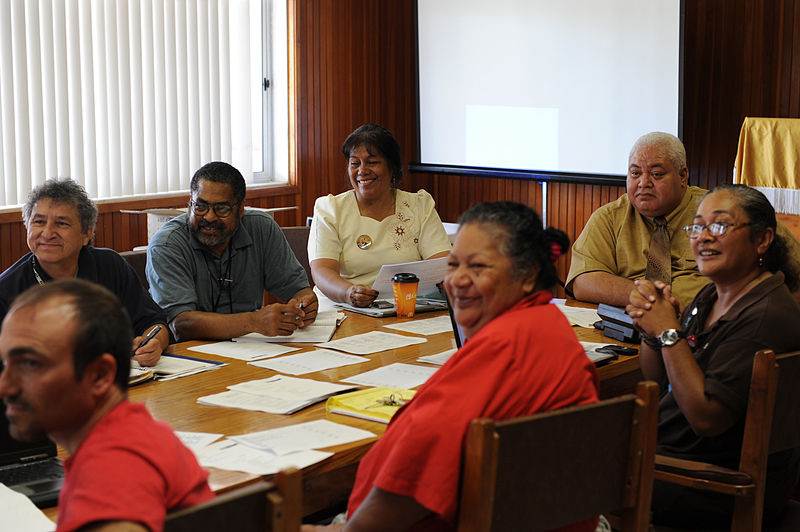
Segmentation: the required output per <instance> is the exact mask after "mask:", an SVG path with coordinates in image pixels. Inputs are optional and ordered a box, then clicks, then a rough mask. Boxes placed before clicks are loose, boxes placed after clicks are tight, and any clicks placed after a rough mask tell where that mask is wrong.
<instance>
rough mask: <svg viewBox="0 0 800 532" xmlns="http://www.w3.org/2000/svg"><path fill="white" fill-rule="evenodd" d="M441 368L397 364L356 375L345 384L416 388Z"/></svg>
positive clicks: (345, 380) (344, 380)
mask: <svg viewBox="0 0 800 532" xmlns="http://www.w3.org/2000/svg"><path fill="white" fill-rule="evenodd" d="M437 369H439V368H432V367H430V366H417V365H416V364H403V363H401V362H396V363H394V364H389V365H388V366H383V367H381V368H378V369H373V370H371V371H365V372H364V373H360V374H358V375H354V376H352V377H349V378H347V379H343V382H352V383H353V384H360V385H361V386H388V387H389V388H416V387H417V386H420V385H421V384H422V383H424V382H425V381H426V380H428V379H429V378H430V376H431V375H433V374H434V373H436V370H437Z"/></svg>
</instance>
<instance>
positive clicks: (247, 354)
mask: <svg viewBox="0 0 800 532" xmlns="http://www.w3.org/2000/svg"><path fill="white" fill-rule="evenodd" d="M189 349H190V350H192V351H199V352H200V353H208V354H210V355H219V356H221V357H228V358H236V359H238V360H247V361H249V360H258V359H260V358H269V357H275V356H278V355H285V354H286V353H291V352H292V351H299V350H300V348H299V347H287V346H285V345H276V344H270V343H266V342H215V343H213V344H203V345H196V346H194V347H190V348H189Z"/></svg>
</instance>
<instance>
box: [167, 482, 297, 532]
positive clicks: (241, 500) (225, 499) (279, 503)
mask: <svg viewBox="0 0 800 532" xmlns="http://www.w3.org/2000/svg"><path fill="white" fill-rule="evenodd" d="M301 498H302V478H301V473H300V471H298V470H297V469H294V468H292V469H288V470H286V471H282V472H280V473H278V475H277V476H276V479H275V483H271V482H258V483H256V484H252V485H250V486H246V487H244V488H240V489H237V490H233V491H230V492H227V493H223V494H221V495H219V496H217V497H216V498H215V499H212V500H210V501H208V502H204V503H201V504H197V505H195V506H191V507H189V508H184V509H182V510H178V511H175V512H172V513H170V514H168V515H167V517H166V519H165V520H164V532H195V531H197V530H230V531H236V532H265V531H266V532H297V531H299V530H300V519H301V514H302V500H301Z"/></svg>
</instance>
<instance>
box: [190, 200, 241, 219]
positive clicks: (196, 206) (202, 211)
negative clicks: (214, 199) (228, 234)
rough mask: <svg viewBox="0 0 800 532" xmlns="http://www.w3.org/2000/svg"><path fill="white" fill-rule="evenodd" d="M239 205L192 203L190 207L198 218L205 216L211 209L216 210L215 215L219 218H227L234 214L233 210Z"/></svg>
mask: <svg viewBox="0 0 800 532" xmlns="http://www.w3.org/2000/svg"><path fill="white" fill-rule="evenodd" d="M237 205H239V204H238V203H235V204H233V205H231V204H230V203H214V204H211V203H206V202H205V201H190V202H189V207H191V208H192V212H194V213H195V214H196V215H198V216H205V215H206V214H207V213H208V211H209V209H214V214H216V215H217V216H218V217H219V218H227V217H228V216H230V215H231V213H232V212H233V208H234V207H235V206H237Z"/></svg>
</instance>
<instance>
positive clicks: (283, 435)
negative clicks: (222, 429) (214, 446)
mask: <svg viewBox="0 0 800 532" xmlns="http://www.w3.org/2000/svg"><path fill="white" fill-rule="evenodd" d="M374 437H375V434H373V433H372V432H369V431H368V430H363V429H357V428H355V427H350V426H348V425H342V424H340V423H334V422H333V421H328V420H327V419H318V420H316V421H308V422H306V423H297V424H296V425H288V426H286V427H279V428H277V429H269V430H262V431H261V432H252V433H250V434H242V435H240V436H231V437H230V438H229V439H230V440H233V441H235V442H237V443H241V444H242V445H246V446H248V447H252V448H254V449H259V450H262V451H271V452H273V453H275V454H276V455H278V456H283V455H286V454H289V453H294V452H297V451H305V450H309V449H321V448H324V447H332V446H334V445H342V444H343V443H350V442H354V441H359V440H365V439H367V438H374Z"/></svg>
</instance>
